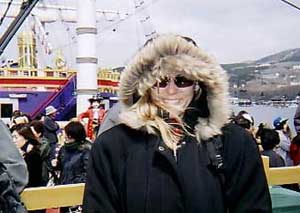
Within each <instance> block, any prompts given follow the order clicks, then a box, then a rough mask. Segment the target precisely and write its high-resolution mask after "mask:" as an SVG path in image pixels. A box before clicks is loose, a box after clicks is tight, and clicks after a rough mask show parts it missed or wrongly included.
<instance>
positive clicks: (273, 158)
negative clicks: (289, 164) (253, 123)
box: [260, 128, 285, 167]
mask: <svg viewBox="0 0 300 213" xmlns="http://www.w3.org/2000/svg"><path fill="white" fill-rule="evenodd" d="M260 139H261V145H262V147H263V151H262V152H261V154H262V155H265V156H268V157H269V166H270V167H282V166H285V163H284V160H283V158H282V157H281V156H280V155H279V154H277V153H276V152H275V148H276V146H277V145H278V144H279V143H280V138H279V134H278V132H277V131H276V130H275V129H267V128H265V129H263V130H262V132H261V134H260Z"/></svg>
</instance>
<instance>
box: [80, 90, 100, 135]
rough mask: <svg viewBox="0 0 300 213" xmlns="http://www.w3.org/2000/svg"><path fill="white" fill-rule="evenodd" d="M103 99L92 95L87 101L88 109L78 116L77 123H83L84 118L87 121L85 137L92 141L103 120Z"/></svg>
mask: <svg viewBox="0 0 300 213" xmlns="http://www.w3.org/2000/svg"><path fill="white" fill-rule="evenodd" d="M102 100H103V98H102V97H101V96H100V95H94V96H93V97H92V98H90V99H89V102H90V107H89V108H88V110H86V111H85V112H83V113H81V114H79V116H78V119H79V121H81V122H82V121H83V119H84V118H87V119H88V122H87V125H86V133H87V137H88V138H89V139H90V140H92V141H94V140H95V137H96V135H97V132H98V129H99V126H100V125H101V123H102V121H103V118H104V116H105V112H106V111H105V109H104V106H103V105H101V101H102Z"/></svg>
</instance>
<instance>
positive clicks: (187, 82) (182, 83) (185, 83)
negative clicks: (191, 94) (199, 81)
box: [174, 76, 194, 88]
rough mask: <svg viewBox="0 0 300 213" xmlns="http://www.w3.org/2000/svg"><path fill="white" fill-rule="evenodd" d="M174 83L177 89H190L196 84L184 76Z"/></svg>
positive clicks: (177, 78)
mask: <svg viewBox="0 0 300 213" xmlns="http://www.w3.org/2000/svg"><path fill="white" fill-rule="evenodd" d="M174 83H175V84H176V86H177V87H179V88H183V87H190V86H192V85H193V84H194V81H193V80H189V79H187V78H185V77H183V76H177V77H176V78H175V81H174Z"/></svg>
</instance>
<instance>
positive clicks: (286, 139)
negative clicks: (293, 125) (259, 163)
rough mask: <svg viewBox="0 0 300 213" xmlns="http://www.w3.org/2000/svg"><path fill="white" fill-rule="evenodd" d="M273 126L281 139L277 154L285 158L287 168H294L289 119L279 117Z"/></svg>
mask: <svg viewBox="0 0 300 213" xmlns="http://www.w3.org/2000/svg"><path fill="white" fill-rule="evenodd" d="M273 126H274V127H275V129H276V131H277V132H278V134H279V138H280V143H279V144H278V147H277V149H276V152H277V153H278V154H279V155H280V156H281V157H282V158H283V160H284V162H285V165H286V166H292V165H293V161H292V159H291V157H290V146H291V130H290V127H289V125H288V119H287V118H282V117H277V118H275V119H274V121H273Z"/></svg>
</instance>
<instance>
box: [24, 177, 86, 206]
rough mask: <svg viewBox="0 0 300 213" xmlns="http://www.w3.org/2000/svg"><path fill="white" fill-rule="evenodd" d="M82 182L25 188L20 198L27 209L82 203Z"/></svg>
mask: <svg viewBox="0 0 300 213" xmlns="http://www.w3.org/2000/svg"><path fill="white" fill-rule="evenodd" d="M83 190H84V184H83V183H81V184H70V185H61V186H52V187H35V188H27V189H25V190H24V192H22V194H21V198H22V201H23V202H24V203H25V206H26V208H27V209H28V210H36V209H49V208H57V207H64V206H75V205H80V204H82V198H83Z"/></svg>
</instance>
